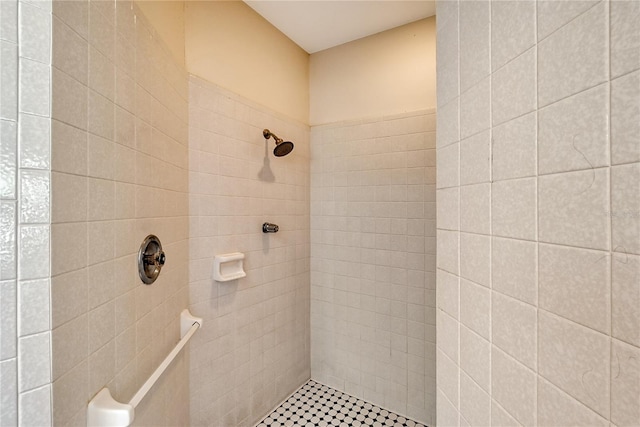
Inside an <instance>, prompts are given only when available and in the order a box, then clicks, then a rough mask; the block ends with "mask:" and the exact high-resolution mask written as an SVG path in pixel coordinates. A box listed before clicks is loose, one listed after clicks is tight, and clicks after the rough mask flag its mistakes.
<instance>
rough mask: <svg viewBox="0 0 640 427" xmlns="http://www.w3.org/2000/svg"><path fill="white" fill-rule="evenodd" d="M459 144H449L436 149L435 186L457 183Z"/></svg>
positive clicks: (458, 179)
mask: <svg viewBox="0 0 640 427" xmlns="http://www.w3.org/2000/svg"><path fill="white" fill-rule="evenodd" d="M459 146H460V144H457V143H456V144H451V145H449V146H447V147H445V148H442V149H441V150H439V151H438V167H437V168H436V170H437V179H436V186H437V188H439V189H440V188H447V187H455V186H457V185H459V182H460V178H459V168H460V156H459V154H460V147H459Z"/></svg>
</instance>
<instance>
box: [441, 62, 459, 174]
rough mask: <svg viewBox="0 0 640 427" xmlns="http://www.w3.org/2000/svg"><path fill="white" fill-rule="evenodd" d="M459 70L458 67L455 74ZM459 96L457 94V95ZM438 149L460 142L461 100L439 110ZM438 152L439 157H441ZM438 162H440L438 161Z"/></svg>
mask: <svg viewBox="0 0 640 427" xmlns="http://www.w3.org/2000/svg"><path fill="white" fill-rule="evenodd" d="M457 71H458V69H457V67H456V69H455V72H456V73H457ZM456 95H457V93H456ZM437 126H438V132H437V136H436V138H437V142H438V149H440V148H442V147H446V146H447V145H451V144H453V143H454V142H458V141H460V99H459V98H454V99H453V100H451V101H450V102H449V103H448V104H446V105H444V106H442V107H441V108H440V109H439V110H438V125H437ZM440 154H441V153H440V152H438V156H440ZM438 162H440V161H439V160H438Z"/></svg>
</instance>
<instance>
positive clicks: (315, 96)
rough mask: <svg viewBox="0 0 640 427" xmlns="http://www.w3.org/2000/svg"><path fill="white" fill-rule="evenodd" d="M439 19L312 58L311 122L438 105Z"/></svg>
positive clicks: (392, 112)
mask: <svg viewBox="0 0 640 427" xmlns="http://www.w3.org/2000/svg"><path fill="white" fill-rule="evenodd" d="M435 23H436V20H435V17H431V18H426V19H422V20H420V21H416V22H413V23H411V24H407V25H403V26H401V27H397V28H394V29H392V30H389V31H384V32H382V33H378V34H375V35H372V36H369V37H365V38H363V39H360V40H355V41H353V42H350V43H346V44H343V45H341V46H337V47H334V48H331V49H327V50H324V51H322V52H318V53H314V54H313V55H311V61H310V84H309V86H310V100H311V102H310V113H309V115H310V121H309V122H310V124H311V125H319V124H324V123H332V122H337V121H343V120H354V119H360V118H367V117H377V116H382V115H387V114H398V113H404V112H410V111H417V110H423V109H427V108H434V107H435V105H436V28H435Z"/></svg>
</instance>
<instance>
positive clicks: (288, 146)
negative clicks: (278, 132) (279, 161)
mask: <svg viewBox="0 0 640 427" xmlns="http://www.w3.org/2000/svg"><path fill="white" fill-rule="evenodd" d="M291 151H293V142H291V141H284V142H281V143H279V144H278V143H276V148H274V149H273V154H274V155H275V156H276V157H282V156H286V155H287V154H289V153H290V152H291Z"/></svg>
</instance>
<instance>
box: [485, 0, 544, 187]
mask: <svg viewBox="0 0 640 427" xmlns="http://www.w3.org/2000/svg"><path fill="white" fill-rule="evenodd" d="M504 3H506V4H509V3H511V2H510V1H505V2H500V4H504ZM513 3H518V4H520V3H523V4H525V3H526V2H513ZM491 136H492V151H491V153H492V161H491V168H492V170H491V177H492V179H493V180H495V181H500V180H504V179H512V178H523V177H527V176H534V175H535V174H536V156H537V149H536V113H530V114H527V115H525V116H522V117H518V118H517V119H514V120H511V121H508V122H506V123H504V124H502V125H500V126H496V127H494V128H493V129H492V131H491Z"/></svg>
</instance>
